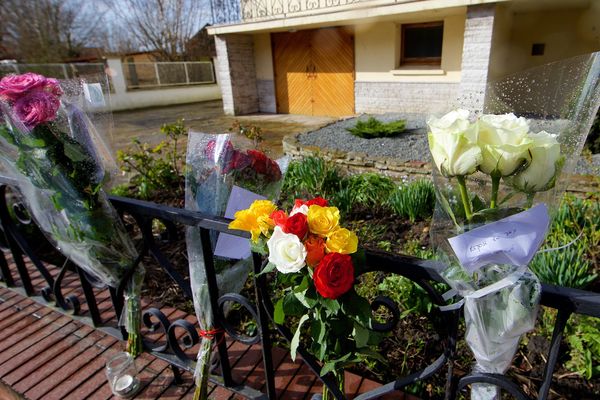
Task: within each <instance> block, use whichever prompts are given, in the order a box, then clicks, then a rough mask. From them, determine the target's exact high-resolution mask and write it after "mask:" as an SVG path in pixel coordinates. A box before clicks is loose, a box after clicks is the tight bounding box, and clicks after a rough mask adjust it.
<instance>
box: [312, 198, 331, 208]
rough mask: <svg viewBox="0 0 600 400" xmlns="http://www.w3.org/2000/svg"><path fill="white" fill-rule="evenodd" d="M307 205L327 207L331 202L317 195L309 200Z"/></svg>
mask: <svg viewBox="0 0 600 400" xmlns="http://www.w3.org/2000/svg"><path fill="white" fill-rule="evenodd" d="M306 205H307V206H309V207H310V206H312V205H316V206H321V207H327V206H328V205H329V203H328V202H327V200H325V199H324V198H322V197H315V198H314V199H312V200H309V201H307V202H306Z"/></svg>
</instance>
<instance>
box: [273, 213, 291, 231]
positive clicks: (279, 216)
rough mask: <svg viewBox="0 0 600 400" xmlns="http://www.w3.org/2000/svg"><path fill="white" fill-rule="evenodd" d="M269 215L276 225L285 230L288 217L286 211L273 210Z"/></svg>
mask: <svg viewBox="0 0 600 400" xmlns="http://www.w3.org/2000/svg"><path fill="white" fill-rule="evenodd" d="M269 217H270V218H271V219H272V220H273V222H274V223H275V225H277V226H278V227H280V228H281V229H283V230H285V228H284V227H285V222H286V221H287V218H288V216H287V214H286V213H285V211H283V210H277V211H273V212H272V213H271V215H270V216H269Z"/></svg>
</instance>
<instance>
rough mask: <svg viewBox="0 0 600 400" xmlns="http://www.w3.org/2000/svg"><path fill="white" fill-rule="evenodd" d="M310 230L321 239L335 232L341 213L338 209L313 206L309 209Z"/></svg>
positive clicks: (307, 217)
mask: <svg viewBox="0 0 600 400" xmlns="http://www.w3.org/2000/svg"><path fill="white" fill-rule="evenodd" d="M306 219H307V221H308V229H309V230H310V231H311V232H312V233H314V234H316V235H319V236H321V237H326V236H327V235H329V233H331V232H333V231H334V230H335V229H336V228H337V227H338V223H339V221H340V211H339V210H338V209H337V207H321V206H318V205H312V206H310V207H309V208H308V215H307V216H306Z"/></svg>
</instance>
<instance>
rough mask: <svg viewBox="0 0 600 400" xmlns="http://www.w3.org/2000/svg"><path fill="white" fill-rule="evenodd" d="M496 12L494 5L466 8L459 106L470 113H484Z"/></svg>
mask: <svg viewBox="0 0 600 400" xmlns="http://www.w3.org/2000/svg"><path fill="white" fill-rule="evenodd" d="M495 10H496V6H495V5H494V4H486V5H475V6H469V7H468V9H467V20H466V22H465V39H464V43H463V54H462V64H461V82H460V88H459V93H458V103H459V104H460V105H461V106H462V107H463V108H466V109H469V110H483V105H484V99H485V87H486V84H487V79H488V70H489V64H490V53H491V49H492V36H493V35H492V34H493V31H494V16H495Z"/></svg>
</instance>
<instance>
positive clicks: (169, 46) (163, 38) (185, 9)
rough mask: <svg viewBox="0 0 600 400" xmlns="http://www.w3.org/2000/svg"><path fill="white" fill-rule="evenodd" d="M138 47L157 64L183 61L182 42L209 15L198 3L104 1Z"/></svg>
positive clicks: (176, 0)
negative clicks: (149, 53) (153, 56)
mask: <svg viewBox="0 0 600 400" xmlns="http://www.w3.org/2000/svg"><path fill="white" fill-rule="evenodd" d="M104 1H105V4H106V5H107V6H109V7H110V9H111V10H112V11H113V13H114V14H115V15H116V17H117V18H118V20H119V21H120V22H121V24H123V26H125V27H127V28H129V29H130V32H131V34H132V35H133V37H134V38H135V40H136V41H137V43H138V44H139V45H140V49H142V50H149V51H156V53H157V55H158V58H159V59H160V60H159V61H179V60H184V59H185V58H186V43H187V42H188V40H189V39H190V38H192V36H194V35H195V34H196V32H197V31H198V29H199V28H200V26H201V23H202V21H204V20H205V19H206V17H207V16H208V14H209V10H208V9H207V8H208V7H206V6H203V5H202V2H201V1H199V0H104Z"/></svg>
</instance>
